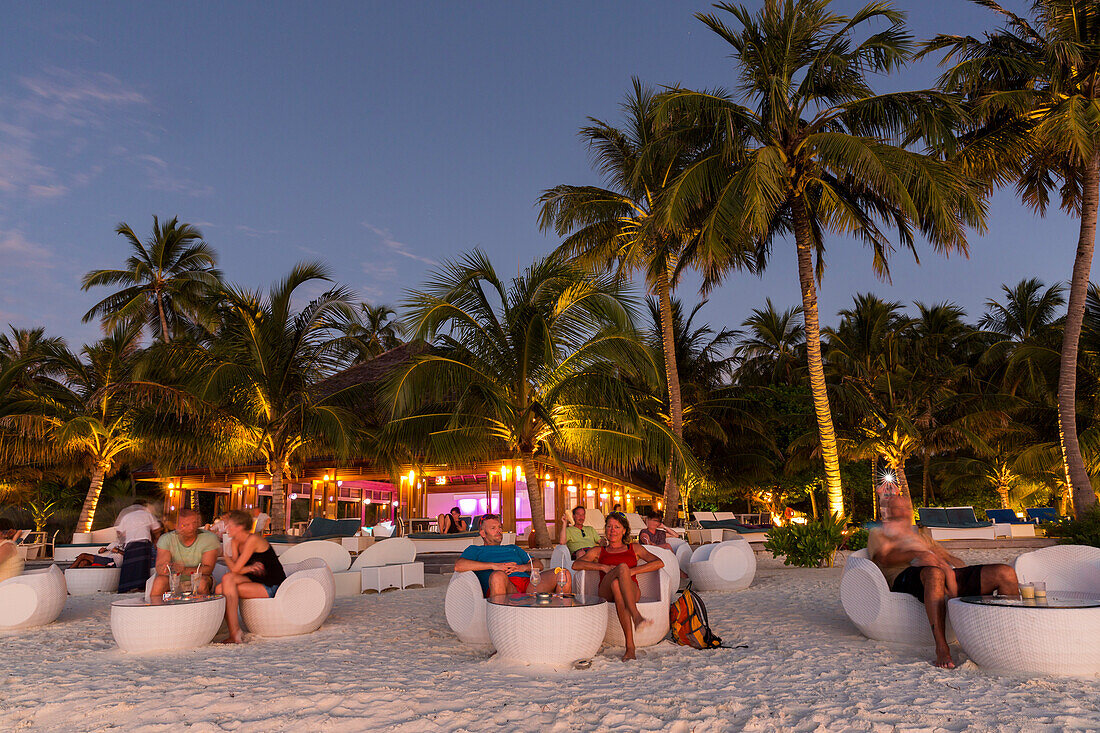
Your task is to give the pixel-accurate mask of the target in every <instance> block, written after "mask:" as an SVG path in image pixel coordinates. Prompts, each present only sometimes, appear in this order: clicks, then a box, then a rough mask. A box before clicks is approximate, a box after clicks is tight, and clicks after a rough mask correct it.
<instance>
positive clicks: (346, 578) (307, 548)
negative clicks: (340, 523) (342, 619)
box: [279, 538, 363, 598]
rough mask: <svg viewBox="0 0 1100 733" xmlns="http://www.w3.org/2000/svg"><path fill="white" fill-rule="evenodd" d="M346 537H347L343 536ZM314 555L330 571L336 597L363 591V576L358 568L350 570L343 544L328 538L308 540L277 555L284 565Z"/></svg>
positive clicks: (349, 559) (354, 594)
mask: <svg viewBox="0 0 1100 733" xmlns="http://www.w3.org/2000/svg"><path fill="white" fill-rule="evenodd" d="M345 539H347V538H345ZM311 557H316V558H320V559H321V560H324V561H325V564H326V565H328V569H329V570H331V571H332V577H333V581H334V582H335V583H336V597H337V598H349V597H351V596H357V595H359V594H360V593H362V592H363V576H362V574H361V573H360V572H359V571H358V570H350V569H349V568H351V553H350V552H348V551H347V548H345V547H344V546H343V544H342V543H341V544H336V543H335V542H331V541H329V540H309V541H308V542H302V543H301V544H298V545H293V546H291V547H290V548H289V549H287V551H286V552H284V553H283V554H282V555H280V556H279V561H280V562H282V563H283V565H284V566H286V565H287V564H295V563H299V562H301V561H302V560H305V559H307V558H311Z"/></svg>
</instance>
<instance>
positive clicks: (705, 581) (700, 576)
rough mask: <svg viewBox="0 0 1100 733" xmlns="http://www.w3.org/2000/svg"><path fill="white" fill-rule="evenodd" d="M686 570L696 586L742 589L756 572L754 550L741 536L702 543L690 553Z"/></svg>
mask: <svg viewBox="0 0 1100 733" xmlns="http://www.w3.org/2000/svg"><path fill="white" fill-rule="evenodd" d="M687 573H688V577H690V578H691V584H692V586H693V587H694V588H695V589H697V590H702V591H722V590H725V591H730V590H743V589H744V588H748V587H749V586H750V585H752V579H753V577H755V575H756V553H754V552H753V551H752V548H751V547H750V546H749V543H748V541H746V540H745V539H742V538H738V539H734V540H727V541H725V542H719V543H716V544H711V545H703V546H702V547H700V548H698V549H697V550H695V552H693V553H692V555H691V561H690V562H689V563H688V570H687Z"/></svg>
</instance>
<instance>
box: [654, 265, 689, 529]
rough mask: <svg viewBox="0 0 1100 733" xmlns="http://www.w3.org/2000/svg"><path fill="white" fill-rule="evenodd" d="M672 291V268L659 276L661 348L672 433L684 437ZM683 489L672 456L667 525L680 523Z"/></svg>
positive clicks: (668, 487) (666, 506)
mask: <svg viewBox="0 0 1100 733" xmlns="http://www.w3.org/2000/svg"><path fill="white" fill-rule="evenodd" d="M671 290H672V288H671V287H670V286H669V282H668V268H667V267H663V268H661V272H660V274H659V275H658V276H657V300H658V301H659V303H660V308H661V346H662V351H663V352H664V357H665V382H667V383H668V407H669V409H668V411H669V416H670V417H671V418H672V432H673V433H675V434H676V437H677V438H683V437H684V405H683V401H682V397H681V395H680V369H679V367H678V366H677V365H676V334H674V333H673V331H672V293H671ZM679 516H680V489H679V487H678V486H677V485H676V474H675V462H674V461H673V459H672V456H669V462H668V475H667V476H666V477H665V524H667V525H668V526H670V527H675V526H676V525H677V524H679V522H678V519H679Z"/></svg>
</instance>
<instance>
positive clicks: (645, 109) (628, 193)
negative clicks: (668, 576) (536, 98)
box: [540, 79, 746, 524]
mask: <svg viewBox="0 0 1100 733" xmlns="http://www.w3.org/2000/svg"><path fill="white" fill-rule="evenodd" d="M622 107H623V111H624V113H625V117H626V126H625V127H624V128H622V129H620V128H617V127H614V126H613V125H611V124H609V123H607V122H603V121H601V120H597V119H592V118H589V119H590V121H591V123H592V124H591V125H589V126H587V127H584V128H582V129H581V131H580V135H581V137H582V138H583V139H584V140H585V141H586V142H587V144H588V148H589V150H590V151H591V153H592V157H593V160H594V164H595V167H596V168H597V169H598V170H599V171H600V172H601V173H602V174H603V175H604V177H605V179H606V182H607V188H601V187H599V186H569V185H560V186H556V187H554V188H551V189H548V190H546V191H544V192H543V194H542V196H541V198H540V202H541V204H542V211H541V214H540V226H541V227H542V229H543V230H547V229H553V230H554V231H555V232H557V233H558V234H559V235H568V236H567V238H566V239H565V241H564V242H563V243H562V245H561V247H560V248H559V251H560V252H561V253H563V254H565V255H568V256H571V257H577V258H579V261H580V262H582V263H585V264H587V265H592V266H596V267H604V266H608V265H612V264H617V265H618V267H619V268H620V270H622V271H625V272H635V271H641V272H643V273H644V276H645V281H646V285H647V287H648V289H649V291H650V292H651V293H653V295H654V296H655V297H656V299H657V304H658V306H659V308H660V313H661V321H660V323H661V337H662V352H663V357H664V363H665V374H667V375H668V379H667V387H668V403H669V423H670V426H671V428H672V431H673V432H674V433H675V434H676V436H677V437H683V398H682V395H681V391H680V375H679V374H678V372H677V368H676V366H677V365H676V344H675V337H674V334H673V328H672V304H671V293H672V289H673V288H674V287H675V282H676V277H677V273H678V271H679V269H680V268H681V267H683V266H685V264H689V263H685V261H684V260H683V257H682V255H683V251H684V246H685V243H686V241H687V239H688V237H687V236H686V235H683V234H674V233H673V232H671V231H670V230H669V229H668V228H667V227H660V226H657V225H656V221H655V219H654V210H655V207H656V205H657V201H658V199H659V198H660V197H661V195H662V192H663V191H664V189H665V187H666V186H667V185H668V184H669V183H670V182H671V181H672V180H673V179H674V178H675V177H676V176H678V175H679V174H680V173H681V172H682V171H683V170H684V168H685V166H686V165H687V164H688V163H689V161H690V159H691V156H692V155H693V154H694V153H695V152H696V151H695V149H694V147H693V145H691V144H690V143H688V142H687V141H686V139H685V138H683V137H682V136H675V135H661V134H659V131H658V130H657V118H656V111H657V98H656V96H655V95H654V93H653V91H652V90H650V89H648V88H646V87H644V86H643V85H642V83H641V82H640V81H639V80H637V79H634V89H633V92H632V93H631V94H630V95H628V96H627V98H626V100H625V102H624V103H623V105H622ZM742 264H746V263H742ZM674 468H675V467H674V464H673V463H672V462H671V461H670V462H669V468H668V472H667V473H666V478H665V495H664V506H665V522H667V523H669V524H672V523H675V522H677V521H678V512H679V504H680V494H679V490H678V488H677V485H676V471H675V470H674Z"/></svg>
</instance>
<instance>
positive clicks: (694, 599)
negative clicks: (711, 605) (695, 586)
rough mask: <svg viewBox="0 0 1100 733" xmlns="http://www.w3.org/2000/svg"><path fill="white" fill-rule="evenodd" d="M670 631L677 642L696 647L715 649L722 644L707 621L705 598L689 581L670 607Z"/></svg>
mask: <svg viewBox="0 0 1100 733" xmlns="http://www.w3.org/2000/svg"><path fill="white" fill-rule="evenodd" d="M668 620H669V632H670V633H671V635H672V640H673V641H674V642H676V643H677V644H683V645H684V646H690V647H695V648H696V649H714V648H716V647H720V646H722V640H721V639H719V638H718V637H717V636H715V635H714V633H713V632H712V631H711V630H710V624H708V623H707V607H706V606H704V605H703V599H701V598H700V597H699V594H697V593H696V592H695V591H693V590H692V589H691V584H690V583H689V584H688V586H687V588H685V589H684V592H683V593H682V594H681V595H680V597H679V598H677V599H676V602H675V603H673V604H672V606H670V607H669V609H668Z"/></svg>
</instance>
